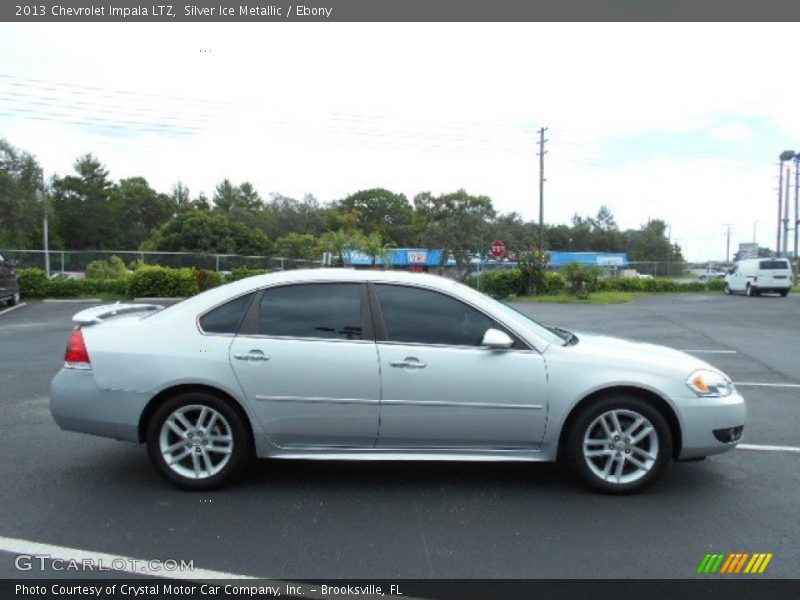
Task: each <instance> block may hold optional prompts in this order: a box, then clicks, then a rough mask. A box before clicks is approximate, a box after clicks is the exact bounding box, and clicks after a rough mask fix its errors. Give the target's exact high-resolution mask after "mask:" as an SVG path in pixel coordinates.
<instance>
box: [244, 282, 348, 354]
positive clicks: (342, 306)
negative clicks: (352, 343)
mask: <svg viewBox="0 0 800 600" xmlns="http://www.w3.org/2000/svg"><path fill="white" fill-rule="evenodd" d="M362 295H363V294H362V284H360V283H302V284H295V285H286V286H281V287H276V288H271V289H267V290H266V291H265V292H264V295H263V296H262V297H261V306H259V315H258V333H260V334H261V335H275V336H286V337H298V338H325V339H338V340H360V339H363V333H362V331H361V315H362V311H361V309H362Z"/></svg>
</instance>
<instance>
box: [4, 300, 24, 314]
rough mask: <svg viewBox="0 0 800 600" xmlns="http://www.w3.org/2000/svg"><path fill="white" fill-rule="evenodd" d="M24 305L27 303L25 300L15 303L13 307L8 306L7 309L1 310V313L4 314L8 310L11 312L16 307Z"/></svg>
mask: <svg viewBox="0 0 800 600" xmlns="http://www.w3.org/2000/svg"><path fill="white" fill-rule="evenodd" d="M23 306H25V303H24V302H20V303H19V304H15V305H14V306H12V307H11V308H7V309H5V310H0V315H4V314H6V313H7V312H11V311H12V310H16V309H18V308H22V307H23Z"/></svg>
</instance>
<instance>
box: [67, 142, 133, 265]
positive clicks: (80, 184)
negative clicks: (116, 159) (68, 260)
mask: <svg viewBox="0 0 800 600" xmlns="http://www.w3.org/2000/svg"><path fill="white" fill-rule="evenodd" d="M74 168H75V172H76V175H68V176H66V177H63V178H58V177H55V178H53V182H52V190H53V191H52V206H53V211H54V213H55V217H56V219H55V220H56V229H57V232H58V234H59V236H60V237H61V239H62V240H63V241H64V245H65V248H66V249H69V250H83V249H87V248H91V249H104V248H113V247H119V242H120V239H119V238H120V232H121V228H122V227H126V226H127V224H126V223H124V222H123V220H122V218H121V214H120V205H119V203H118V202H114V200H113V198H112V192H113V189H114V186H113V184H112V182H111V181H110V180H109V179H108V171H107V170H106V168H105V167H104V166H103V164H102V163H101V162H100V161H99V160H97V158H95V157H94V156H93V155H91V154H86V155H85V156H82V157H81V158H79V159H78V160H77V161H76V162H75V165H74Z"/></svg>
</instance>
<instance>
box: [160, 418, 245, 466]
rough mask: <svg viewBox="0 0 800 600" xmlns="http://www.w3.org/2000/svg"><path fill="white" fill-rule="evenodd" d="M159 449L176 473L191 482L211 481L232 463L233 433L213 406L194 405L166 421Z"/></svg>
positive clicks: (167, 463) (225, 420)
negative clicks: (210, 478)
mask: <svg viewBox="0 0 800 600" xmlns="http://www.w3.org/2000/svg"><path fill="white" fill-rule="evenodd" d="M158 445H159V450H160V451H161V456H162V457H163V459H164V462H165V463H166V465H167V466H168V467H169V469H171V470H172V471H173V472H175V473H176V474H178V475H180V476H181V477H186V478H189V479H207V478H209V477H213V476H214V475H216V474H217V473H219V472H220V471H222V469H224V468H225V466H226V465H227V464H228V462H229V461H230V459H231V455H232V454H233V447H234V444H233V432H232V430H231V426H230V423H228V420H227V419H226V418H225V416H224V415H222V413H220V412H218V411H216V410H215V409H213V408H211V407H210V406H203V405H201V404H190V405H187V406H181V407H180V408H178V409H176V410H175V411H173V412H172V413H171V414H170V415H169V416H168V417H167V418H166V419H165V420H164V423H163V425H162V426H161V431H160V433H159V439H158Z"/></svg>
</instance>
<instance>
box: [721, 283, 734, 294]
mask: <svg viewBox="0 0 800 600" xmlns="http://www.w3.org/2000/svg"><path fill="white" fill-rule="evenodd" d="M722 293H723V294H725V295H726V296H730V295H731V294H732V293H733V291H732V290H731V286H729V285H728V284H727V283H726V284H725V287H724V288H722Z"/></svg>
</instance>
